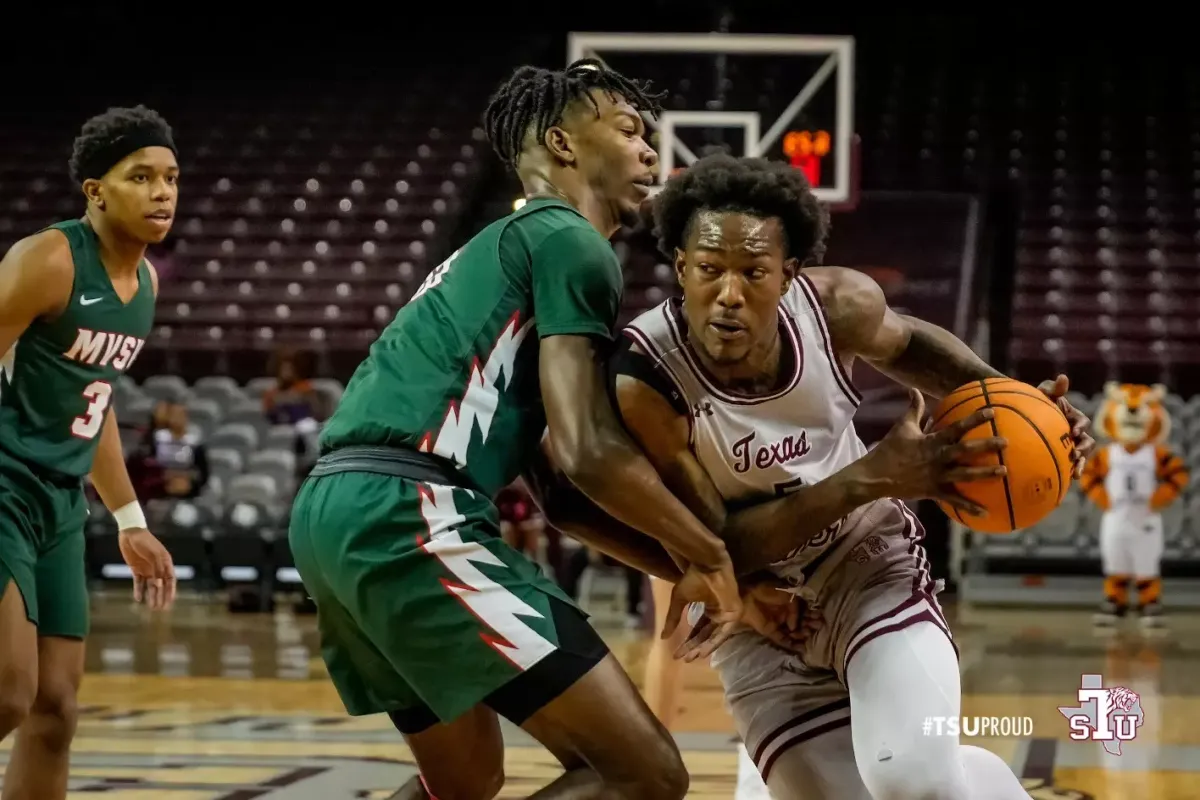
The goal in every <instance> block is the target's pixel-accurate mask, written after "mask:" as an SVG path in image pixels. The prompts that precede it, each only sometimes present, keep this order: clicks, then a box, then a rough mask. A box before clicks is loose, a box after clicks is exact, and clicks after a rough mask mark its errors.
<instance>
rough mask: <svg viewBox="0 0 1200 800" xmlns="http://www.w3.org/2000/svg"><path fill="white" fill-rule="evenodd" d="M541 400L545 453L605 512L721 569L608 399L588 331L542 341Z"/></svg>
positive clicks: (707, 533) (716, 553)
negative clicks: (634, 441) (545, 442)
mask: <svg viewBox="0 0 1200 800" xmlns="http://www.w3.org/2000/svg"><path fill="white" fill-rule="evenodd" d="M541 384H542V397H543V400H544V401H545V404H546V419H547V425H548V428H549V435H548V445H549V451H550V456H551V458H552V459H553V461H554V463H555V464H557V465H558V467H559V469H561V470H562V472H563V474H565V475H566V477H567V478H568V479H569V480H570V481H571V483H573V484H574V485H575V486H577V487H578V488H579V490H580V491H581V492H583V494H585V495H587V496H588V497H589V498H591V500H592V501H593V502H595V503H596V505H598V506H599V507H600V508H602V509H604V510H605V511H606V512H607V513H609V514H610V515H611V516H613V517H614V518H616V519H617V520H619V521H621V522H622V523H624V524H626V525H628V526H629V527H631V528H634V529H636V530H639V531H644V532H645V533H646V534H647V535H648V536H650V537H652V538H654V539H655V540H657V541H659V542H661V543H662V544H663V546H664V547H666V548H668V549H670V550H672V551H674V552H676V553H678V554H679V555H680V556H681V557H682V558H685V559H687V561H688V563H689V564H692V565H694V566H696V567H698V568H699V569H701V570H704V571H716V570H719V569H722V568H723V567H724V566H725V565H726V564H727V563H728V554H727V553H726V551H725V547H724V545H723V543H722V542H721V539H720V538H719V537H717V536H716V535H715V534H714V533H713V532H712V531H711V530H709V529H708V528H706V527H705V526H704V524H703V523H701V521H700V520H699V519H697V518H696V516H695V515H694V514H693V513H692V512H691V511H689V510H688V508H687V507H686V506H685V505H684V504H683V503H681V502H680V501H679V500H678V499H677V498H676V497H675V495H673V494H672V493H671V492H670V490H668V489H667V487H666V486H664V485H663V482H662V480H661V479H660V478H659V475H658V473H657V472H656V471H655V469H654V467H653V465H651V463H650V462H649V461H648V460H647V459H646V456H645V455H644V454H643V453H642V451H641V450H639V449H638V448H637V446H636V445H635V444H634V443H633V442H632V441H631V440H630V438H629V436H628V434H626V433H625V431H624V429H623V428H622V427H621V423H620V422H619V421H618V419H617V417H616V414H615V413H614V412H613V409H612V406H611V405H610V403H609V399H608V394H607V391H606V389H605V369H604V362H603V355H602V354H601V353H600V352H599V351H598V350H597V347H596V343H595V341H593V340H592V339H591V338H590V337H586V336H550V337H547V338H546V339H543V340H542V349H541Z"/></svg>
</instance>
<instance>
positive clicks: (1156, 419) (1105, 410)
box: [1096, 381, 1171, 447]
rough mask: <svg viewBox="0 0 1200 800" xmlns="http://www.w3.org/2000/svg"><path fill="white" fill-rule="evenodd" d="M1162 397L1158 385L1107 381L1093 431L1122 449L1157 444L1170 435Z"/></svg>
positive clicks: (1162, 389)
mask: <svg viewBox="0 0 1200 800" xmlns="http://www.w3.org/2000/svg"><path fill="white" fill-rule="evenodd" d="M1166 394H1167V387H1165V386H1163V385H1162V384H1157V383H1156V384H1155V385H1154V386H1143V385H1141V384H1136V383H1116V382H1115V381H1110V382H1109V383H1106V384H1105V385H1104V402H1103V403H1101V404H1100V409H1099V411H1097V412H1096V422H1097V427H1099V429H1100V431H1101V432H1102V433H1103V434H1104V435H1105V436H1107V437H1108V438H1109V439H1111V440H1112V441H1114V442H1120V443H1121V444H1123V445H1125V446H1126V447H1138V446H1141V445H1143V444H1161V443H1163V442H1165V441H1166V440H1167V437H1168V436H1169V435H1170V433H1171V418H1170V417H1169V416H1168V415H1167V409H1166V406H1164V405H1163V398H1164V397H1165V396H1166Z"/></svg>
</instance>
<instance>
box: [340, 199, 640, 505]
mask: <svg viewBox="0 0 1200 800" xmlns="http://www.w3.org/2000/svg"><path fill="white" fill-rule="evenodd" d="M621 291H622V278H621V265H620V262H619V261H618V259H617V256H616V253H615V252H614V251H613V248H612V245H611V244H610V243H609V242H608V240H607V239H605V238H604V237H603V236H602V235H601V234H600V233H599V232H598V231H597V230H596V229H595V228H593V227H592V226H591V224H590V223H588V221H587V220H586V219H584V218H583V216H582V215H581V214H580V213H579V212H578V211H576V210H575V209H574V208H573V207H571V206H569V205H567V204H566V203H563V202H560V201H558V200H553V199H534V200H531V201H529V202H528V203H526V205H525V206H523V207H522V208H521V209H520V210H518V211H516V212H514V213H513V214H511V215H509V216H507V217H505V218H504V219H501V220H498V221H496V222H494V223H492V224H491V225H489V226H488V227H487V228H485V229H484V230H483V231H481V232H480V233H479V234H478V235H476V236H475V237H474V238H473V239H471V241H469V242H468V243H467V244H466V245H464V246H463V247H462V248H461V249H459V250H458V251H457V252H455V253H454V254H453V255H451V256H450V257H449V258H448V259H446V261H445V262H444V263H443V264H441V265H440V266H439V267H437V268H436V269H434V270H433V272H431V273H430V275H429V277H427V278H426V279H425V282H424V283H423V284H421V286H420V288H419V289H418V290H417V291H416V292H415V293H414V294H413V296H412V298H411V299H410V300H409V301H408V303H407V304H406V305H405V306H404V308H402V309H400V311H399V312H398V313H397V314H396V318H395V319H394V320H393V321H392V323H391V324H390V325H389V326H388V327H387V329H386V330H384V332H383V334H382V335H381V336H380V338H379V339H378V340H377V341H376V342H375V343H374V344H373V345H372V346H371V352H370V355H369V356H368V357H367V360H366V361H364V362H363V363H362V365H361V366H359V368H358V370H357V371H356V372H355V374H354V377H353V378H352V379H351V380H350V383H349V385H348V386H347V387H346V391H345V394H344V395H343V396H342V401H341V403H340V405H339V406H338V409H337V411H336V412H335V413H334V415H333V417H332V418H331V419H330V420H329V421H328V423H327V424H326V426H325V430H324V432H323V434H322V437H321V449H322V450H323V451H325V452H328V451H330V450H335V449H337V448H339V447H346V446H353V445H382V446H389V447H409V448H415V449H417V450H421V451H425V452H431V453H435V454H437V455H439V456H442V457H444V458H446V459H449V460H450V461H451V462H453V463H454V464H456V465H457V467H458V468H459V469H460V470H461V471H463V472H465V473H466V475H467V476H468V477H469V478H470V479H471V480H472V481H473V482H474V483H475V484H476V485H477V486H478V487H480V488H481V489H483V490H484V491H486V492H488V493H489V494H494V493H495V492H496V491H498V490H499V489H501V488H503V487H504V486H505V485H507V484H508V483H510V482H511V481H512V480H514V479H515V478H516V477H517V475H519V474H520V472H521V470H522V468H523V467H524V465H525V464H526V463H527V460H528V457H529V455H530V453H531V452H532V450H533V448H535V447H537V446H538V444H539V442H540V440H541V437H542V434H543V433H544V432H545V429H546V415H545V409H544V408H543V406H542V398H541V388H540V381H539V379H538V349H539V348H538V343H539V341H540V339H541V338H543V337H546V336H556V335H566V334H571V335H588V336H596V337H603V338H605V339H609V340H611V338H612V336H613V331H614V328H615V326H616V322H617V314H618V310H619V308H620V304H621Z"/></svg>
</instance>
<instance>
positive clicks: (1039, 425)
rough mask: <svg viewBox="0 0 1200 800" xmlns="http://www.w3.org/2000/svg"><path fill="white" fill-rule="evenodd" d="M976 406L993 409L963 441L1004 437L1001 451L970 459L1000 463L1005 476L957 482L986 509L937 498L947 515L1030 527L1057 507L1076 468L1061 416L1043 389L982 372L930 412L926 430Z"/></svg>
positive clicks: (984, 527) (984, 524) (988, 528)
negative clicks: (981, 512)
mask: <svg viewBox="0 0 1200 800" xmlns="http://www.w3.org/2000/svg"><path fill="white" fill-rule="evenodd" d="M981 408H991V409H993V413H994V416H993V417H992V419H990V420H988V421H987V422H986V423H984V424H983V425H980V426H979V427H977V428H974V429H973V430H971V431H969V432H967V434H966V435H964V436H963V438H962V441H964V442H965V441H969V440H971V439H984V438H990V437H1001V438H1003V439H1005V440H1006V441H1007V442H1008V446H1007V447H1005V448H1004V450H1003V451H1001V452H999V453H994V452H989V453H981V454H978V455H975V456H971V457H970V458H971V460H969V461H966V462H965V463H966V464H968V465H971V466H975V465H978V466H991V465H995V464H1000V465H1002V466H1004V467H1006V468H1007V470H1008V472H1007V474H1006V475H1004V476H1001V477H994V478H986V479H984V480H980V481H972V482H970V483H960V484H957V485H956V486H955V489H956V490H957V491H958V492H959V493H960V494H962V495H963V496H964V497H966V498H968V499H970V500H971V501H973V502H975V503H978V504H979V505H980V506H982V507H984V508H985V509H987V515H986V516H975V515H973V514H970V513H968V512H965V511H960V510H958V509H955V508H952V507H951V506H949V505H947V504H945V503H943V502H941V501H938V505H939V506H940V507H941V509H942V510H943V511H944V512H946V514H947V515H948V516H950V517H951V518H952V519H956V520H958V521H959V522H961V523H962V524H963V525H965V526H967V527H968V528H970V529H971V530H975V531H979V532H981V533H1010V532H1011V531H1014V530H1018V529H1020V528H1027V527H1029V526H1030V525H1033V524H1035V523H1037V522H1039V521H1040V520H1042V519H1044V518H1045V517H1046V516H1047V515H1048V514H1049V513H1050V512H1051V511H1053V510H1054V509H1056V508H1058V506H1059V504H1060V503H1062V501H1063V498H1065V497H1066V496H1067V489H1068V488H1069V487H1070V485H1071V478H1072V475H1073V473H1074V462H1075V442H1074V439H1073V436H1072V431H1071V425H1070V423H1068V421H1067V418H1066V416H1064V415H1063V412H1062V411H1061V410H1060V409H1059V407H1058V406H1057V405H1055V403H1054V402H1053V401H1052V400H1050V398H1048V397H1047V396H1046V394H1045V393H1044V392H1042V391H1041V390H1040V389H1037V388H1036V387H1033V386H1030V385H1028V384H1025V383H1021V382H1020V381H1015V380H1012V379H1011V378H987V379H986V380H982V381H974V382H972V383H968V384H966V385H965V386H960V387H959V388H958V389H955V390H954V391H953V392H952V393H951V394H949V395H947V396H946V397H945V399H943V400H942V402H941V404H940V405H939V406H938V407H937V410H936V411H934V412H933V417H932V419H931V421H930V429H931V430H933V431H937V430H941V429H942V428H945V427H946V426H948V425H951V424H953V423H954V422H955V421H957V420H960V419H962V418H964V417H967V416H969V415H970V414H972V413H974V412H975V411H977V410H979V409H981Z"/></svg>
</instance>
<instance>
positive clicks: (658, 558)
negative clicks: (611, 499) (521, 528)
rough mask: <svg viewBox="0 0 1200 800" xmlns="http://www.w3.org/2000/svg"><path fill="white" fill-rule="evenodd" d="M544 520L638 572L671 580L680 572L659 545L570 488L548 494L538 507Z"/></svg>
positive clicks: (672, 581)
mask: <svg viewBox="0 0 1200 800" xmlns="http://www.w3.org/2000/svg"><path fill="white" fill-rule="evenodd" d="M542 511H543V512H544V513H545V515H546V522H547V523H548V524H550V525H552V526H553V527H555V528H557V529H558V530H560V531H562V532H563V533H565V534H567V535H568V536H570V537H571V538H572V539H575V540H576V541H579V542H582V543H583V544H585V545H588V546H589V547H593V548H595V549H596V550H599V551H600V552H601V553H604V554H605V555H607V556H612V557H613V558H615V559H616V560H617V561H620V562H621V563H622V564H627V565H629V566H631V567H633V568H634V569H636V570H638V571H639V572H644V573H646V574H647V575H653V576H654V577H656V578H662V579H663V580H665V581H670V582H671V583H675V582H676V581H678V580H679V579H680V578H681V577H682V576H683V573H682V572H681V571H680V570H679V568H678V567H677V566H676V565H675V561H674V560H672V558H671V556H670V555H669V554H668V553H667V551H666V549H665V548H663V546H662V545H661V544H659V543H658V542H656V541H654V540H653V539H651V538H650V537H649V536H646V535H645V534H644V533H642V532H641V531H637V530H634V529H633V528H630V527H629V526H628V525H625V524H624V523H622V522H620V521H618V520H616V519H613V518H612V517H611V516H609V515H608V514H606V513H604V512H603V511H602V510H600V509H599V508H597V507H596V506H595V505H593V504H592V503H590V502H588V500H587V498H586V497H584V496H583V494H582V493H578V494H577V496H575V497H571V492H570V490H567V491H565V492H563V494H562V495H559V496H557V497H555V496H553V495H552V496H551V498H550V499H549V500H547V502H546V503H545V504H544V505H543V506H542Z"/></svg>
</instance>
